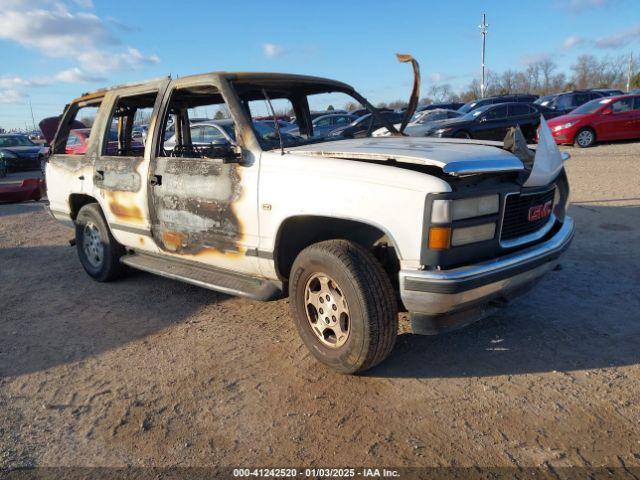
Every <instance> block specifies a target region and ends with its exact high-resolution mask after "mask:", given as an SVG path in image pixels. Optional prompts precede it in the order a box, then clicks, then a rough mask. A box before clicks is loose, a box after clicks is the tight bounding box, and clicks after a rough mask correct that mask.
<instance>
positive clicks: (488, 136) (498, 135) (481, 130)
mask: <svg viewBox="0 0 640 480" xmlns="http://www.w3.org/2000/svg"><path fill="white" fill-rule="evenodd" d="M506 121H507V106H506V105H497V106H495V107H492V108H490V109H488V110H487V111H486V112H484V113H483V114H482V115H481V118H480V119H479V120H476V122H478V125H477V126H476V127H475V129H474V130H475V133H474V134H473V138H478V139H481V140H502V139H503V138H504V136H505V135H506V134H507V123H506Z"/></svg>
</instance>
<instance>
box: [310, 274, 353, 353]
mask: <svg viewBox="0 0 640 480" xmlns="http://www.w3.org/2000/svg"><path fill="white" fill-rule="evenodd" d="M304 303H305V311H306V314H307V320H308V322H309V326H310V327H311V331H312V332H313V333H314V334H315V336H316V338H317V339H318V340H319V341H320V342H321V343H322V344H323V345H325V346H327V347H329V348H340V347H341V346H342V345H344V344H345V342H346V341H347V339H348V338H349V333H350V331H351V317H350V315H349V306H348V305H347V299H346V298H345V296H344V292H343V290H342V289H341V288H340V286H339V285H338V284H337V283H336V281H335V280H334V279H333V278H331V277H330V276H328V275H326V274H324V273H314V274H313V275H312V276H311V278H309V280H308V281H307V284H306V286H305V290H304Z"/></svg>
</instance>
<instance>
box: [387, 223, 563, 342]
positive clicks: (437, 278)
mask: <svg viewBox="0 0 640 480" xmlns="http://www.w3.org/2000/svg"><path fill="white" fill-rule="evenodd" d="M573 234H574V223H573V219H572V218H571V217H568V216H567V217H565V219H564V223H563V224H562V226H561V227H560V229H559V230H558V231H557V232H556V233H555V234H554V235H553V237H551V238H550V239H548V240H546V241H544V242H542V243H538V244H536V245H533V246H531V247H528V248H525V249H523V250H519V251H518V252H515V253H512V254H509V255H505V256H503V257H499V258H495V259H492V260H488V261H484V262H481V263H477V264H474V265H467V266H464V267H459V268H454V269H451V270H425V271H415V270H411V271H408V270H403V271H401V272H400V296H401V298H402V301H403V303H404V305H405V307H406V308H407V310H408V311H409V312H410V313H411V314H412V318H413V319H414V320H415V319H422V320H425V321H426V320H430V319H431V320H433V319H437V320H439V322H438V323H439V324H443V325H444V326H445V328H435V327H434V329H435V330H443V329H451V328H452V327H455V326H461V325H459V324H463V325H464V324H468V323H471V322H472V321H475V320H479V319H480V318H482V317H483V316H486V315H487V314H489V313H491V310H490V309H488V308H485V307H486V306H487V305H488V304H489V303H490V302H492V301H494V300H503V299H509V298H511V297H513V296H515V295H517V294H520V293H523V292H524V291H526V290H527V289H528V288H529V287H531V286H533V284H534V283H535V281H536V280H538V279H539V278H540V277H542V276H543V275H544V274H545V273H546V272H548V271H549V270H551V269H553V268H554V267H555V266H556V265H557V264H558V261H557V260H558V258H559V257H560V255H562V253H564V251H565V250H566V249H567V248H568V247H569V245H570V243H571V240H572V239H573ZM454 324H455V325H454ZM427 330H429V329H427ZM429 333H435V332H429Z"/></svg>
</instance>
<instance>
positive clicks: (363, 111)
mask: <svg viewBox="0 0 640 480" xmlns="http://www.w3.org/2000/svg"><path fill="white" fill-rule="evenodd" d="M378 111H379V112H393V108H385V107H381V108H378ZM349 113H350V114H351V115H353V116H354V117H356V118H360V117H362V116H363V115H368V114H369V110H367V109H366V108H359V109H358V110H354V111H353V112H349Z"/></svg>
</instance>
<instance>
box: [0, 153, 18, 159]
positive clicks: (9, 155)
mask: <svg viewBox="0 0 640 480" xmlns="http://www.w3.org/2000/svg"><path fill="white" fill-rule="evenodd" d="M0 158H4V159H6V160H13V159H15V158H18V155H16V154H15V153H13V152H6V151H4V152H0Z"/></svg>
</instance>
